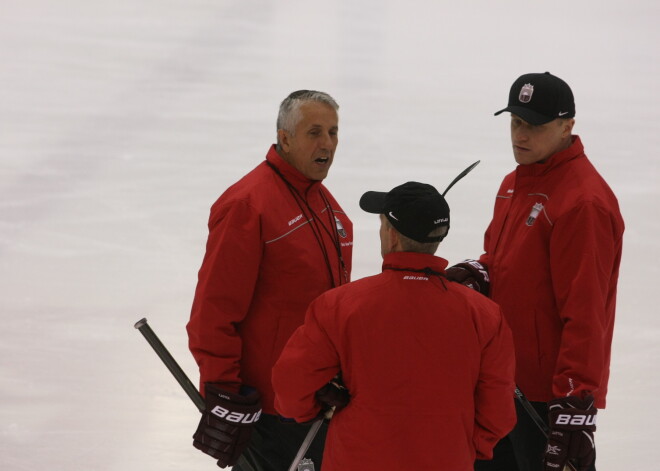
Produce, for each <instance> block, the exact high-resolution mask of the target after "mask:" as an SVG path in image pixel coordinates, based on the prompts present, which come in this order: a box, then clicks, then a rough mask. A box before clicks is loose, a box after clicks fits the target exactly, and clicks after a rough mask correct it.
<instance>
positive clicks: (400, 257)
mask: <svg viewBox="0 0 660 471" xmlns="http://www.w3.org/2000/svg"><path fill="white" fill-rule="evenodd" d="M448 263H449V262H447V260H445V259H444V258H440V257H436V256H435V255H430V254H425V253H416V252H393V253H388V254H387V255H385V257H384V258H383V270H387V269H390V270H391V269H399V270H401V269H406V268H410V269H412V270H423V269H424V268H430V269H431V270H433V271H436V272H440V273H444V272H445V268H447V265H448Z"/></svg>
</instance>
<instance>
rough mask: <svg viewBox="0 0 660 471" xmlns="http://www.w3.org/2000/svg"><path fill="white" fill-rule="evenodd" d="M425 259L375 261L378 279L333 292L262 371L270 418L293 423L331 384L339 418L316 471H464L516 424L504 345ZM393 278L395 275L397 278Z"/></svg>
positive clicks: (477, 303)
mask: <svg viewBox="0 0 660 471" xmlns="http://www.w3.org/2000/svg"><path fill="white" fill-rule="evenodd" d="M446 265H447V262H446V261H445V260H443V259H441V258H438V257H434V256H432V255H425V254H419V253H410V252H397V253H392V254H388V255H386V256H385V259H384V263H383V273H382V274H380V275H376V276H372V277H368V278H363V279H361V280H358V281H355V282H353V283H351V284H349V285H346V286H342V287H340V288H337V289H333V290H330V291H328V292H327V293H325V294H323V295H322V296H321V297H319V298H318V299H316V300H315V301H314V302H313V303H312V304H311V305H310V307H309V310H308V311H307V316H306V318H305V324H304V325H303V326H302V327H300V328H299V329H298V330H297V331H296V332H295V333H294V334H293V336H292V337H291V339H290V340H289V342H288V343H287V345H286V347H285V348H284V351H283V352H282V356H281V357H280V359H279V360H278V362H277V363H276V364H275V367H274V369H273V385H274V387H275V392H276V398H275V406H276V407H277V410H278V411H279V412H280V413H281V414H282V415H283V416H285V417H292V418H295V419H296V421H298V422H303V421H308V420H311V419H313V418H314V417H315V416H316V415H317V413H318V412H319V405H318V404H317V403H316V401H315V399H314V393H315V391H317V390H318V389H320V388H321V387H322V386H324V385H325V384H326V383H327V382H328V381H330V380H331V379H332V378H333V377H334V376H335V375H336V374H337V373H338V372H340V371H341V373H342V377H343V382H344V384H345V385H346V387H347V388H348V389H349V391H350V394H351V400H350V403H349V404H348V406H347V407H346V408H345V409H343V410H341V411H340V412H337V413H336V414H335V415H334V417H333V418H332V420H331V421H330V428H329V430H328V437H327V441H326V445H325V452H324V455H323V470H324V471H351V470H360V471H370V470H374V471H376V470H378V471H381V470H388V471H404V470H405V471H409V470H413V469H420V470H430V469H433V470H436V469H442V470H452V471H462V470H465V471H468V470H470V471H471V470H472V469H473V465H474V459H475V457H479V458H490V457H491V456H492V448H493V446H494V444H495V443H496V442H497V441H498V439H500V438H501V437H503V436H504V435H506V433H508V432H509V431H510V430H511V429H512V428H513V426H514V424H515V420H516V419H515V410H514V399H513V391H514V382H513V374H514V371H513V370H514V357H513V343H512V340H511V333H510V331H509V328H508V327H507V326H506V323H505V322H504V320H503V317H502V315H501V312H500V309H499V307H498V306H497V305H496V304H495V303H493V302H492V301H490V300H489V299H487V298H485V297H484V296H481V295H479V294H478V293H476V292H474V291H472V290H470V289H469V288H466V287H464V286H462V285H460V284H458V283H451V282H449V281H447V280H446V279H441V278H440V277H438V276H435V275H426V274H424V273H421V272H418V271H415V270H423V269H424V268H425V267H428V268H430V269H432V270H434V271H436V272H440V273H443V272H444V268H445V267H446ZM400 270H402V271H400Z"/></svg>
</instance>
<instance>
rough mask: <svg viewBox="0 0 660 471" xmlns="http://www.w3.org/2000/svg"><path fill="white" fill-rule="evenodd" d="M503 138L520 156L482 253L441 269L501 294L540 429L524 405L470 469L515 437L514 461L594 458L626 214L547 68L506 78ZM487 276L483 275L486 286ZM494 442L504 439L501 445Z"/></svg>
mask: <svg viewBox="0 0 660 471" xmlns="http://www.w3.org/2000/svg"><path fill="white" fill-rule="evenodd" d="M504 111H508V112H510V113H511V142H512V145H513V155H514V157H515V160H516V162H517V163H518V164H519V165H518V167H517V168H516V169H515V171H513V172H512V173H510V174H509V175H507V176H506V177H505V178H504V181H503V182H502V185H501V187H500V190H499V192H498V194H497V199H496V201H495V211H494V215H493V219H492V221H491V223H490V225H489V226H488V229H487V231H486V236H485V241H484V249H485V253H484V254H483V255H482V256H481V257H480V258H479V260H478V261H466V262H462V263H460V264H458V265H456V266H454V267H451V268H449V269H448V270H447V275H448V276H449V277H450V278H452V279H455V280H457V281H462V282H464V283H465V284H468V285H471V286H473V287H475V288H477V289H479V290H480V291H481V292H482V293H483V294H486V295H489V296H490V298H491V299H492V300H493V301H495V302H496V303H498V304H499V305H500V306H501V308H502V311H503V312H504V316H505V317H506V319H507V322H508V323H509V325H510V326H511V330H512V332H513V339H514V342H515V346H516V382H517V384H518V386H519V387H520V389H521V391H522V392H523V393H524V394H525V395H526V396H527V398H528V399H529V400H530V401H532V404H533V405H534V407H535V408H536V409H537V411H538V412H539V414H540V415H541V417H542V418H544V419H546V420H548V424H549V427H550V434H549V439H548V440H546V438H545V437H544V436H543V435H542V434H541V433H540V431H539V430H538V429H537V427H536V425H535V424H534V422H532V421H531V420H530V417H529V415H528V414H527V412H525V411H524V410H522V409H520V407H519V411H518V424H517V426H516V428H515V430H514V431H513V432H512V433H511V434H510V435H509V439H510V444H509V443H507V442H506V441H503V443H501V444H500V445H498V448H496V450H495V460H493V461H492V462H483V463H477V465H476V469H478V470H495V469H507V471H508V470H510V469H515V466H516V465H515V464H510V465H504V464H502V463H498V461H499V460H500V459H504V454H505V450H506V449H507V447H509V446H510V445H512V446H513V451H514V452H515V459H516V461H517V465H518V468H519V469H520V471H537V470H546V471H551V470H562V469H563V467H564V465H565V464H566V463H567V461H568V460H572V462H573V464H574V465H575V466H576V467H577V469H579V470H595V442H594V431H595V430H596V423H595V421H596V412H597V409H599V408H604V407H605V396H606V394H607V382H608V379H609V365H610V347H611V342H612V331H613V327H614V310H615V304H616V287H617V279H618V275H619V262H620V260H621V247H622V237H623V230H624V223H623V219H622V217H621V214H620V212H619V206H618V203H617V199H616V197H615V196H614V194H613V193H612V191H611V190H610V188H609V186H608V185H607V183H606V182H605V181H604V180H603V178H602V177H601V176H600V175H599V174H598V172H597V171H596V169H595V168H594V167H593V165H592V164H591V162H590V161H589V159H587V156H586V155H585V153H584V148H583V146H582V142H581V140H580V138H579V137H578V136H576V135H573V134H572V130H573V125H574V123H575V120H574V119H573V118H574V116H575V103H574V100H573V93H572V91H571V89H570V87H569V86H568V85H567V84H566V82H564V81H563V80H561V79H560V78H558V77H555V76H554V75H551V74H550V73H548V72H546V73H542V74H536V73H535V74H525V75H523V76H521V77H519V78H518V79H517V80H516V81H515V82H514V83H513V85H512V87H511V90H510V93H509V103H508V106H507V107H506V108H504V109H503V110H501V111H498V112H497V113H495V114H496V115H497V114H500V113H502V112H504ZM489 284H490V287H489V286H488V285H489ZM500 450H502V452H501V454H500Z"/></svg>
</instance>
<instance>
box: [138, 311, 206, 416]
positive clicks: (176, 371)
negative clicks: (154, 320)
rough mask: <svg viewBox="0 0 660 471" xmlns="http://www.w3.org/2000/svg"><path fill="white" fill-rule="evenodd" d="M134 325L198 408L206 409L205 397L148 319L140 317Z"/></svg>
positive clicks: (202, 410)
mask: <svg viewBox="0 0 660 471" xmlns="http://www.w3.org/2000/svg"><path fill="white" fill-rule="evenodd" d="M134 327H135V328H136V329H137V330H139V331H140V333H141V334H142V335H143V336H144V338H145V339H147V342H149V345H151V347H152V348H153V349H154V351H155V352H156V354H157V355H158V356H159V357H160V359H161V360H163V363H165V366H167V369H168V370H170V373H172V376H174V379H176V380H177V382H178V383H179V384H180V385H181V387H182V388H183V390H184V391H185V392H186V393H187V394H188V397H189V398H190V399H191V400H192V401H193V403H194V404H195V405H196V406H197V409H199V411H200V412H204V411H205V410H206V403H205V402H204V398H203V397H202V395H201V394H200V393H199V391H198V390H197V388H196V387H195V386H194V385H193V384H192V383H191V382H190V379H188V376H186V373H184V371H183V370H182V369H181V367H180V366H179V364H178V363H177V362H176V360H175V359H174V358H173V357H172V355H170V352H169V351H167V348H165V345H163V343H162V342H161V341H160V339H159V338H158V336H157V335H156V333H155V332H154V331H153V330H151V327H150V326H149V324H147V319H146V318H143V319H140V320H139V321H137V322H136V323H135V326H134Z"/></svg>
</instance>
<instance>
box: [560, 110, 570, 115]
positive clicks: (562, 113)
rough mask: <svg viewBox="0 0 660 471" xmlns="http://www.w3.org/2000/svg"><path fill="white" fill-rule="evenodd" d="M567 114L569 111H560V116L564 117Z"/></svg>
mask: <svg viewBox="0 0 660 471" xmlns="http://www.w3.org/2000/svg"><path fill="white" fill-rule="evenodd" d="M565 114H568V111H560V112H559V116H564V115H565Z"/></svg>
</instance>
